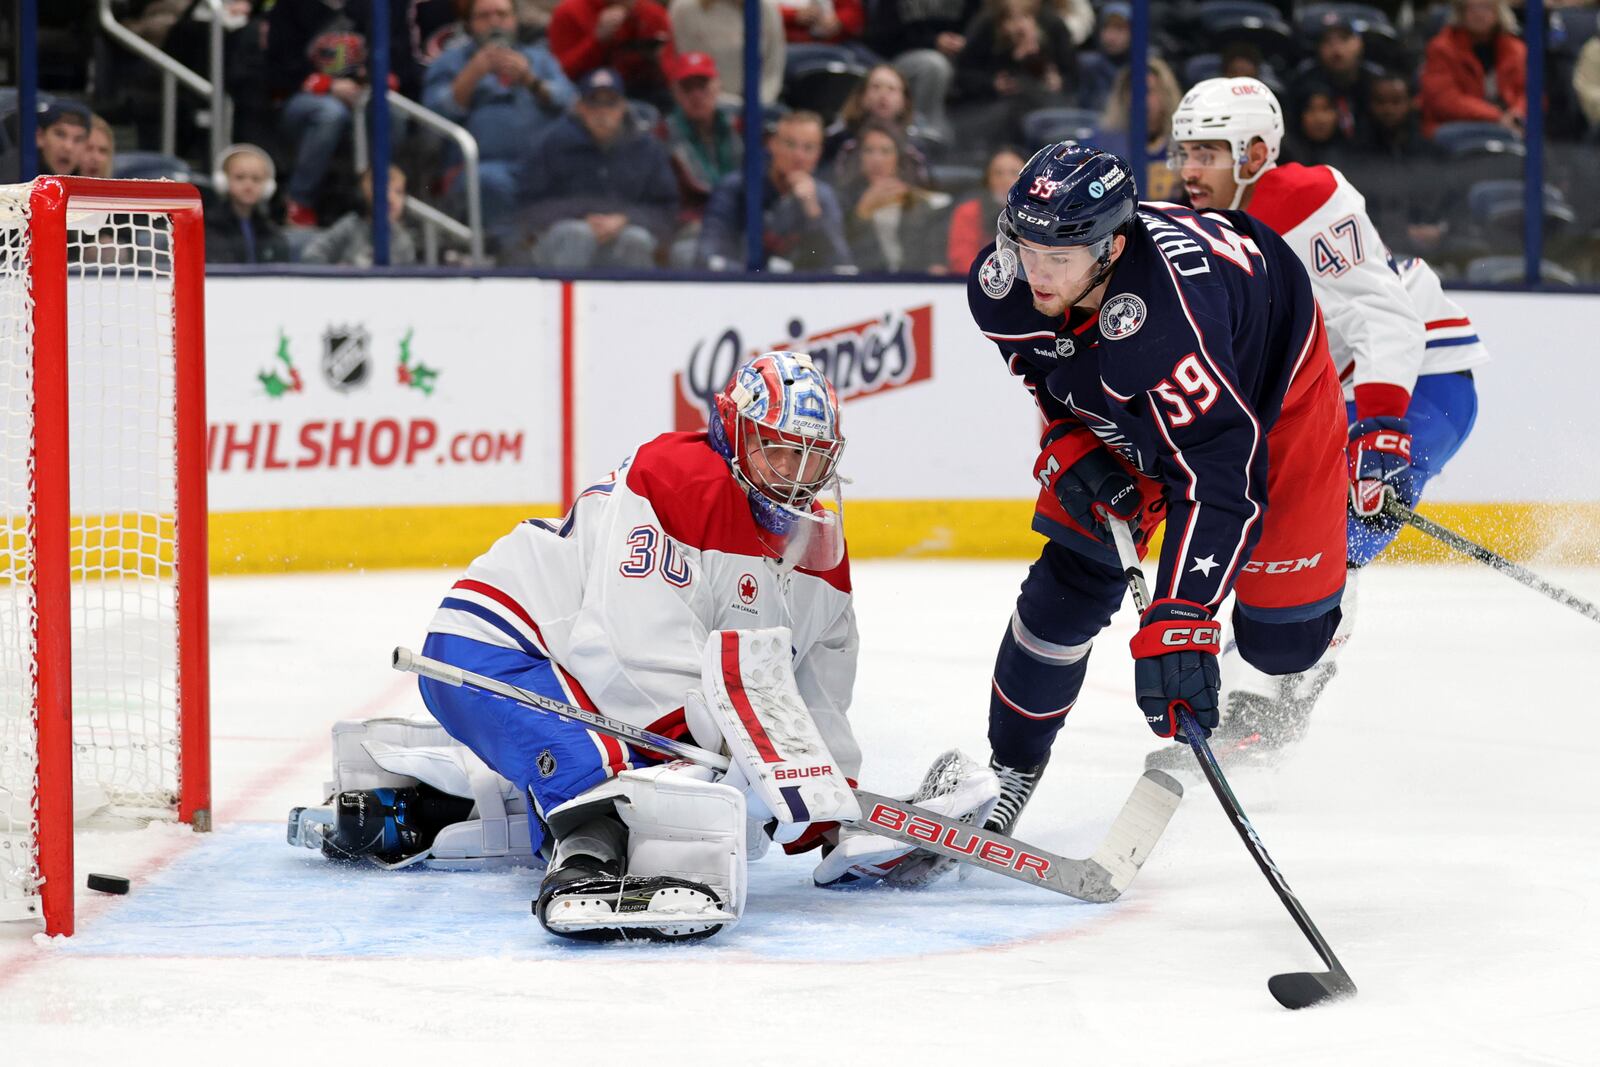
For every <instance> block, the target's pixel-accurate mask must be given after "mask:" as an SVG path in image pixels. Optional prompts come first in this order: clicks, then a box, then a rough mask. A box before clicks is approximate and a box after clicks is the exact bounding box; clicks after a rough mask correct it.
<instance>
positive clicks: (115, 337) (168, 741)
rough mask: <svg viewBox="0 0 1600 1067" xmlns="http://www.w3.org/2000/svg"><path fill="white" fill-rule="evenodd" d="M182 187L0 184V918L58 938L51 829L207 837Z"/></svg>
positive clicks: (198, 346)
mask: <svg viewBox="0 0 1600 1067" xmlns="http://www.w3.org/2000/svg"><path fill="white" fill-rule="evenodd" d="M202 255H203V252H202V245H201V226H200V222H199V213H198V201H197V200H196V199H195V197H194V192H193V189H192V188H191V187H189V186H184V185H175V184H172V183H165V182H116V181H96V180H88V179H63V178H44V179H39V180H38V181H36V182H34V183H31V184H28V185H15V186H0V447H3V455H0V512H3V514H0V523H3V524H0V538H3V540H0V918H28V917H42V918H43V919H44V920H45V923H46V929H47V931H49V932H51V933H70V932H71V931H72V927H73V917H72V895H73V885H74V881H75V879H74V875H73V824H74V821H75V818H76V820H82V819H84V818H85V817H88V816H90V815H93V814H95V813H99V812H111V813H115V814H117V815H121V816H130V817H160V816H163V815H164V816H167V817H172V816H176V817H179V818H182V819H184V820H185V821H189V822H192V823H194V824H195V825H196V828H199V829H205V828H207V827H208V825H209V808H210V801H209V790H210V785H209V759H208V747H209V745H208V740H207V736H208V725H207V718H208V715H207V693H206V689H207V683H206V677H205V674H206V668H205V664H206V650H205V642H206V633H205V630H206V625H205V616H206V609H205V584H206V560H205V531H204V522H205V491H204V466H203V452H202V450H203V443H204V433H205V427H204V414H203V412H204V403H203V390H204V378H203V371H202V369H201V364H202V362H203V340H202V334H203V319H202V311H201V307H200V301H201V292H202V272H203V266H202Z"/></svg>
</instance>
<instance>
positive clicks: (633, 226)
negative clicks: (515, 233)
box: [519, 67, 678, 270]
mask: <svg viewBox="0 0 1600 1067" xmlns="http://www.w3.org/2000/svg"><path fill="white" fill-rule="evenodd" d="M622 87H623V83H622V76H621V75H620V74H618V73H617V72H616V71H614V70H611V69H610V68H608V67H601V68H600V69H599V70H592V71H590V72H589V73H588V74H586V75H584V76H583V78H582V79H581V80H580V81H579V82H578V102H577V103H575V104H573V105H572V111H571V112H570V113H569V114H568V115H567V116H565V117H564V118H562V119H561V120H560V121H559V122H557V123H556V124H555V125H554V126H553V127H551V129H550V131H549V132H548V133H546V134H545V135H544V137H543V139H542V140H540V141H539V142H538V143H537V144H534V145H532V146H530V148H529V151H528V153H527V154H526V155H525V156H524V158H523V167H522V182H521V192H520V194H519V198H520V200H521V201H522V202H523V203H524V204H527V205H528V206H527V208H525V209H524V211H523V216H522V220H521V222H522V226H521V229H522V232H523V233H524V234H525V235H527V236H528V237H530V238H532V239H534V240H535V241H536V243H535V245H534V247H533V262H534V264H536V265H537V266H541V267H548V268H551V269H554V270H569V269H583V268H586V267H618V268H623V269H629V270H644V269H647V268H649V267H652V266H654V265H655V259H656V249H657V248H658V247H659V246H660V245H661V243H662V241H663V240H665V239H666V238H667V236H668V235H669V234H671V232H672V223H673V219H674V218H675V216H676V215H677V211H678V187H677V182H676V181H675V180H674V179H673V176H672V163H671V161H670V160H668V158H667V150H666V148H665V146H663V145H662V144H661V142H660V141H658V140H656V139H655V138H654V137H652V136H650V135H649V134H648V133H644V132H640V131H638V130H635V129H634V128H633V127H632V124H631V123H630V122H629V121H628V101H627V100H626V99H625V98H624V97H623V95H622Z"/></svg>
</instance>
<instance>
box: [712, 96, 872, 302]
mask: <svg viewBox="0 0 1600 1067" xmlns="http://www.w3.org/2000/svg"><path fill="white" fill-rule="evenodd" d="M821 158H822V116H821V115H818V114H817V113H816V112H814V111H791V112H789V113H788V114H786V115H783V116H781V117H780V118H779V119H778V121H777V124H776V126H775V127H774V129H773V131H772V133H771V134H769V135H768V137H767V160H768V162H767V173H766V177H765V179H764V180H763V182H762V191H761V204H762V211H763V219H764V224H763V227H762V232H763V234H764V235H765V240H766V247H765V251H764V254H763V256H762V266H763V267H764V268H765V269H767V270H837V269H840V268H850V267H851V266H852V264H851V258H850V246H849V244H848V243H847V242H846V241H845V237H844V216H843V213H842V212H841V211H840V209H839V198H838V197H837V196H836V195H835V194H834V191H833V188H832V187H831V186H829V185H828V183H827V182H825V181H822V180H821V179H819V178H818V177H817V176H816V171H817V163H818V161H820V160H821ZM697 260H698V262H699V263H700V264H701V265H703V266H706V267H709V268H711V269H712V270H739V269H741V268H742V266H743V264H744V261H745V248H744V175H743V174H742V173H736V174H731V175H729V176H728V177H726V178H724V179H723V180H722V183H721V184H720V185H718V186H717V187H716V189H715V190H714V191H713V192H712V194H711V203H709V204H708V205H706V217H705V222H704V225H703V226H702V227H701V230H700V250H699V252H698V253H697Z"/></svg>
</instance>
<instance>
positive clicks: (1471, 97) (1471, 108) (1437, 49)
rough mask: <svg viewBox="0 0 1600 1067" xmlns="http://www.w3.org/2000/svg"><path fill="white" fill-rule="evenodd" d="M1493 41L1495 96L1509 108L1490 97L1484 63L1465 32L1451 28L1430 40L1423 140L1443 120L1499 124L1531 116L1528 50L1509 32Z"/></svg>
mask: <svg viewBox="0 0 1600 1067" xmlns="http://www.w3.org/2000/svg"><path fill="white" fill-rule="evenodd" d="M1492 41H1493V45H1494V77H1495V86H1496V95H1497V96H1498V97H1499V99H1500V100H1501V101H1502V102H1503V105H1504V106H1502V105H1501V104H1496V103H1495V102H1493V101H1492V100H1489V99H1488V98H1487V96H1486V85H1485V81H1486V79H1485V77H1484V68H1483V64H1482V63H1481V62H1480V61H1479V60H1478V56H1477V54H1476V53H1475V51H1474V49H1473V42H1472V38H1471V36H1469V35H1468V33H1467V31H1466V30H1464V29H1462V28H1461V27H1460V26H1446V27H1445V28H1444V29H1442V30H1440V31H1439V34H1438V36H1436V37H1434V39H1433V40H1431V41H1429V42H1428V49H1427V52H1426V53H1424V55H1423V60H1422V91H1421V93H1420V94H1419V96H1418V99H1419V101H1420V103H1421V105H1422V134H1423V136H1424V137H1432V136H1433V132H1434V131H1435V130H1437V129H1438V128H1439V124H1440V123H1443V122H1500V121H1501V120H1502V116H1503V115H1504V114H1505V113H1507V112H1509V113H1510V114H1512V115H1514V116H1516V118H1517V119H1519V120H1520V119H1523V118H1525V117H1526V116H1527V113H1528V89H1527V80H1526V67H1527V58H1528V47H1527V45H1525V44H1523V43H1522V39H1521V38H1520V37H1516V36H1514V35H1512V34H1509V33H1506V32H1504V31H1501V32H1500V33H1497V34H1495V35H1494V37H1493V38H1492ZM1518 125H1519V126H1520V125H1521V124H1520V122H1519V123H1518Z"/></svg>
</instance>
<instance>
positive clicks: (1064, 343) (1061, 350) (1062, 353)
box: [1056, 336, 1078, 359]
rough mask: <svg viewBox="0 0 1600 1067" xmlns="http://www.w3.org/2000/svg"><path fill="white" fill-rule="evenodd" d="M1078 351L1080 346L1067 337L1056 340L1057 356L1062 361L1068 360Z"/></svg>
mask: <svg viewBox="0 0 1600 1067" xmlns="http://www.w3.org/2000/svg"><path fill="white" fill-rule="evenodd" d="M1077 350H1078V345H1077V343H1076V342H1075V341H1073V339H1072V338H1070V337H1065V336H1061V337H1057V338H1056V355H1057V356H1059V357H1060V358H1061V359H1067V358H1068V357H1070V356H1071V355H1072V354H1073V353H1074V352H1076V351H1077Z"/></svg>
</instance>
